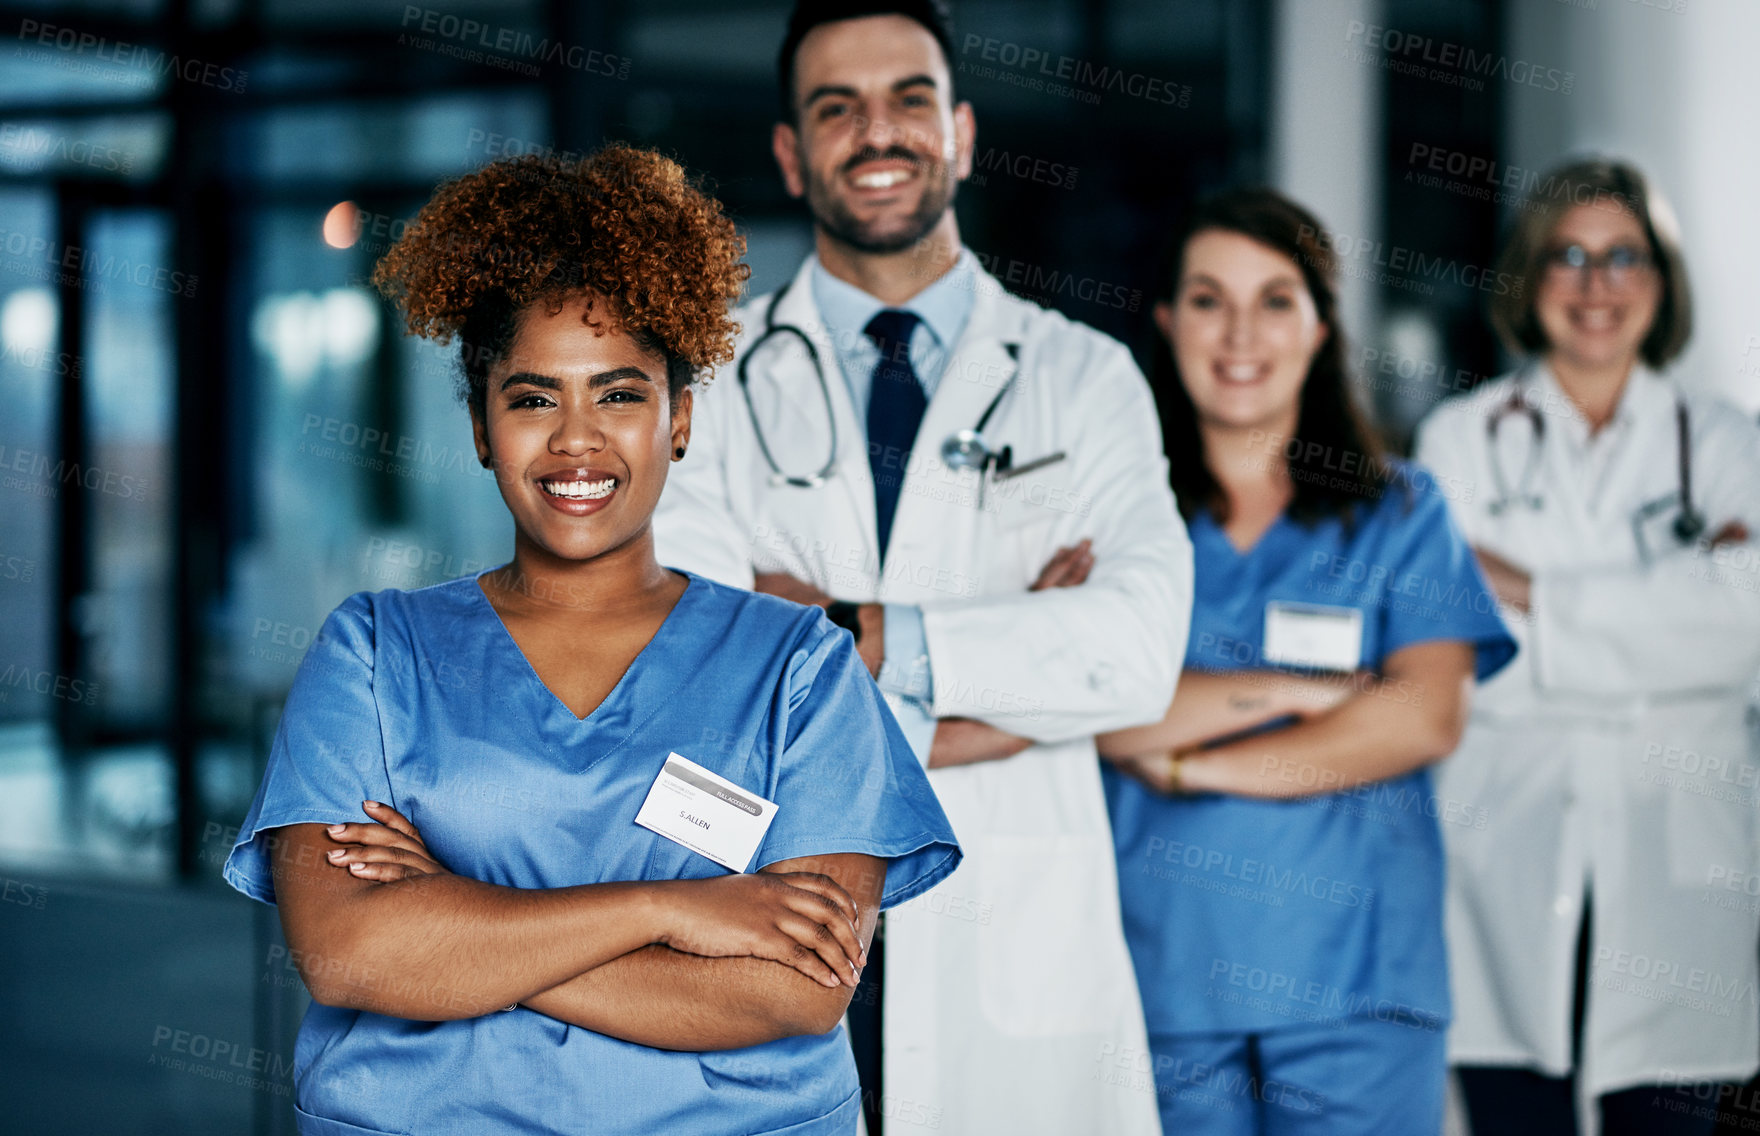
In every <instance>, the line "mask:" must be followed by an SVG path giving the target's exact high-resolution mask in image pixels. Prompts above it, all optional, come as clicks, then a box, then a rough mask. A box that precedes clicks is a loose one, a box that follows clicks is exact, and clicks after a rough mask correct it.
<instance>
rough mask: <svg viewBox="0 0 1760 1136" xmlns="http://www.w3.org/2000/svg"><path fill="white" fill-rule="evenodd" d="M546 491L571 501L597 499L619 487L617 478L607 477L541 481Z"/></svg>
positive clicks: (540, 483) (607, 495) (608, 494)
mask: <svg viewBox="0 0 1760 1136" xmlns="http://www.w3.org/2000/svg"><path fill="white" fill-rule="evenodd" d="M538 484H539V485H542V486H543V487H544V492H546V493H548V494H550V495H551V496H553V497H567V498H568V499H569V500H571V501H597V500H598V499H599V498H601V497H609V496H611V491H612V490H613V489H615V488H617V478H615V477H607V478H606V479H605V480H603V481H540V482H539V483H538Z"/></svg>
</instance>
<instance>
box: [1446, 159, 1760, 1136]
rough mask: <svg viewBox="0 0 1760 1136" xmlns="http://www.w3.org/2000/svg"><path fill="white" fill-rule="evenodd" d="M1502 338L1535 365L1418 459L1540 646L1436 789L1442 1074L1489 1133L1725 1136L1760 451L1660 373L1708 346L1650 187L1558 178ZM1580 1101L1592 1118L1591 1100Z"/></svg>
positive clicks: (1734, 1045) (1751, 950)
mask: <svg viewBox="0 0 1760 1136" xmlns="http://www.w3.org/2000/svg"><path fill="white" fill-rule="evenodd" d="M1545 184H1546V185H1548V186H1554V187H1561V188H1562V190H1563V192H1561V193H1558V194H1552V195H1549V196H1547V197H1545V198H1542V199H1536V200H1534V201H1532V202H1530V203H1529V205H1528V208H1527V209H1525V210H1524V211H1523V212H1522V213H1521V214H1520V215H1519V220H1518V221H1517V223H1516V228H1515V231H1514V233H1513V234H1512V236H1511V239H1510V241H1509V244H1508V247H1507V248H1506V249H1505V252H1504V257H1503V263H1502V265H1501V267H1502V268H1503V270H1505V271H1506V272H1508V273H1510V274H1511V275H1512V276H1513V277H1514V278H1516V279H1519V280H1521V281H1523V282H1524V283H1525V284H1526V287H1525V288H1523V289H1521V290H1520V291H1517V290H1515V289H1512V290H1511V293H1510V294H1509V295H1507V296H1500V297H1497V298H1495V299H1494V301H1493V309H1492V320H1493V322H1494V324H1495V325H1496V327H1497V329H1498V331H1499V332H1500V333H1501V334H1502V336H1503V338H1504V339H1505V341H1506V342H1507V343H1508V344H1509V346H1510V347H1511V348H1512V349H1513V350H1515V351H1517V352H1519V353H1521V354H1522V355H1524V356H1526V361H1525V362H1524V363H1523V364H1522V365H1521V366H1520V367H1519V368H1518V369H1517V370H1516V371H1515V372H1514V373H1513V374H1510V375H1507V376H1504V377H1503V378H1500V379H1497V380H1495V381H1493V382H1489V383H1486V384H1484V385H1483V386H1481V387H1480V388H1478V389H1476V390H1475V391H1473V392H1472V393H1470V394H1467V395H1464V396H1462V397H1460V398H1457V399H1455V400H1453V401H1451V402H1449V403H1447V404H1446V405H1444V406H1442V407H1440V408H1439V409H1438V410H1436V411H1435V412H1434V413H1433V414H1432V415H1431V416H1430V418H1429V419H1428V420H1427V421H1426V422H1425V423H1424V424H1423V427H1422V429H1421V431H1420V434H1419V439H1418V447H1417V457H1418V460H1419V461H1421V462H1423V463H1424V464H1425V465H1427V466H1429V467H1430V468H1432V469H1434V470H1435V471H1436V472H1437V474H1438V475H1439V476H1443V477H1455V478H1460V479H1462V481H1463V482H1464V483H1469V484H1472V485H1474V486H1475V488H1476V492H1475V493H1474V494H1472V495H1471V496H1470V497H1459V498H1457V499H1456V500H1455V501H1454V502H1453V504H1454V505H1455V507H1456V516H1457V518H1458V520H1459V522H1460V526H1461V528H1462V530H1463V531H1464V532H1465V533H1466V534H1467V537H1468V539H1469V540H1470V541H1471V542H1472V544H1473V546H1474V548H1475V550H1476V551H1477V552H1478V555H1479V558H1480V560H1481V562H1482V563H1483V564H1484V565H1485V567H1486V571H1487V575H1488V576H1489V578H1490V579H1491V581H1492V584H1493V586H1494V587H1495V588H1496V589H1497V592H1498V595H1499V597H1500V599H1501V600H1502V601H1503V602H1504V604H1505V605H1506V606H1507V607H1508V608H1510V609H1513V610H1514V611H1516V612H1519V613H1521V617H1520V618H1512V619H1511V621H1510V622H1511V624H1512V626H1514V627H1515V629H1516V631H1517V633H1518V636H1519V638H1520V639H1521V640H1522V650H1521V652H1520V653H1519V654H1518V655H1517V657H1516V662H1515V665H1513V666H1512V667H1510V668H1509V669H1508V670H1506V671H1504V672H1503V673H1502V674H1501V675H1499V676H1498V677H1497V678H1495V679H1494V680H1492V681H1491V682H1490V683H1489V684H1487V685H1486V686H1485V688H1484V689H1483V690H1482V691H1481V693H1480V697H1479V698H1478V699H1477V700H1476V701H1475V702H1474V704H1473V714H1472V720H1471V724H1470V725H1469V727H1468V729H1467V731H1466V736H1465V740H1464V741H1463V743H1462V745H1461V747H1460V749H1459V750H1458V751H1457V752H1456V753H1455V755H1454V756H1453V757H1452V758H1451V759H1450V760H1449V761H1448V762H1447V763H1445V764H1444V765H1443V766H1442V768H1441V772H1440V775H1439V782H1438V790H1439V792H1441V793H1442V794H1443V795H1444V796H1445V797H1449V798H1455V799H1459V800H1462V801H1465V802H1468V803H1469V804H1470V805H1472V806H1474V807H1477V808H1480V809H1482V810H1483V815H1484V816H1485V817H1487V818H1488V823H1487V825H1486V827H1485V828H1484V829H1483V830H1479V829H1451V830H1450V831H1448V832H1447V833H1446V836H1447V838H1448V876H1449V884H1450V893H1449V897H1448V909H1447V912H1448V913H1447V922H1448V932H1449V947H1450V952H1451V963H1452V972H1453V976H1454V991H1455V1007H1456V1014H1457V1017H1456V1023H1455V1027H1454V1034H1453V1037H1452V1039H1451V1058H1452V1060H1453V1061H1454V1063H1456V1064H1457V1065H1460V1066H1463V1068H1462V1070H1461V1082H1462V1085H1463V1087H1464V1089H1465V1092H1466V1098H1467V1104H1468V1110H1469V1113H1470V1115H1471V1117H1472V1120H1473V1124H1474V1128H1475V1130H1476V1131H1480V1132H1485V1131H1490V1132H1499V1133H1522V1132H1542V1131H1544V1132H1554V1131H1570V1130H1571V1127H1570V1126H1571V1125H1572V1124H1573V1123H1574V1121H1575V1114H1576V1112H1577V1111H1578V1109H1579V1108H1580V1107H1581V1103H1586V1102H1588V1101H1590V1100H1592V1099H1593V1100H1597V1101H1598V1102H1599V1105H1598V1107H1597V1108H1596V1109H1595V1110H1594V1111H1595V1113H1596V1114H1597V1115H1596V1119H1598V1120H1599V1122H1600V1124H1601V1125H1602V1130H1603V1131H1605V1132H1621V1131H1631V1132H1645V1133H1655V1132H1677V1131H1678V1132H1707V1133H1708V1132H1710V1131H1711V1130H1712V1128H1713V1127H1714V1125H1715V1123H1716V1115H1715V1114H1716V1110H1715V1108H1714V1107H1711V1104H1710V1102H1711V1101H1712V1100H1714V1098H1716V1097H1717V1096H1718V1095H1719V1093H1720V1092H1727V1091H1729V1089H1728V1087H1727V1083H1728V1082H1732V1081H1740V1080H1745V1079H1746V1078H1747V1077H1749V1076H1750V1075H1751V1074H1752V1073H1753V1072H1754V1071H1755V1068H1756V1067H1757V1066H1760V1009H1757V1008H1756V1005H1755V982H1756V980H1757V979H1760V970H1757V968H1756V943H1757V942H1760V915H1757V914H1756V905H1755V903H1754V901H1753V900H1752V899H1751V898H1750V897H1748V896H1747V895H1745V894H1743V893H1742V891H1741V890H1740V888H1741V886H1742V884H1743V882H1744V881H1750V880H1754V879H1755V872H1756V870H1757V868H1760V847H1757V845H1756V811H1755V802H1756V795H1757V793H1760V789H1757V778H1756V769H1755V767H1754V765H1753V764H1752V762H1751V758H1750V756H1749V754H1748V750H1747V742H1746V739H1745V736H1744V721H1743V717H1744V707H1743V693H1744V690H1745V688H1746V686H1747V684H1748V682H1749V680H1750V679H1751V678H1752V676H1753V675H1754V672H1755V669H1756V667H1760V575H1757V574H1756V572H1755V570H1754V565H1755V563H1756V559H1757V556H1760V553H1757V552H1756V549H1755V547H1754V545H1753V544H1752V543H1751V540H1750V536H1751V534H1753V533H1755V532H1757V531H1760V432H1757V431H1756V430H1755V428H1754V425H1753V423H1752V422H1750V421H1748V420H1747V419H1746V418H1745V417H1744V416H1743V415H1742V414H1741V413H1740V412H1738V411H1737V410H1736V409H1735V408H1734V407H1731V406H1728V405H1725V404H1723V403H1721V402H1718V401H1716V400H1714V399H1712V398H1709V397H1705V396H1703V395H1701V394H1698V393H1696V392H1693V391H1690V390H1687V389H1685V387H1684V386H1683V384H1682V383H1681V382H1679V381H1678V380H1677V379H1676V378H1675V377H1673V376H1671V375H1667V374H1663V373H1661V368H1663V367H1664V366H1665V365H1667V364H1668V363H1669V362H1670V361H1671V360H1672V359H1674V358H1675V356H1676V355H1677V354H1678V353H1679V352H1680V350H1681V348H1682V346H1683V345H1684V344H1685V342H1686V340H1687V336H1688V331H1689V327H1690V311H1691V307H1690V302H1689V297H1688V291H1687V278H1686V272H1685V269H1684V266H1683V264H1682V260H1681V254H1680V249H1679V238H1678V236H1677V230H1676V225H1675V221H1674V218H1673V215H1672V214H1671V213H1670V211H1669V210H1668V208H1667V206H1666V204H1665V203H1664V202H1663V200H1662V198H1661V197H1660V195H1658V194H1657V193H1656V191H1655V190H1654V189H1652V188H1650V187H1649V186H1648V184H1647V183H1646V181H1645V179H1644V177H1643V175H1642V174H1640V173H1639V172H1638V171H1637V170H1635V169H1633V168H1631V167H1630V166H1627V165H1624V164H1623V163H1617V162H1606V161H1587V162H1580V163H1576V164H1572V165H1569V166H1566V167H1565V168H1563V169H1560V170H1557V171H1554V173H1553V174H1552V176H1551V177H1549V178H1548V179H1547V181H1546V182H1545ZM1580 1102H1581V1103H1580Z"/></svg>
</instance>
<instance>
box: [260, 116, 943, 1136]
mask: <svg viewBox="0 0 1760 1136" xmlns="http://www.w3.org/2000/svg"><path fill="white" fill-rule="evenodd" d="M742 251H743V242H742V241H741V239H740V238H739V237H738V236H737V235H736V234H735V232H734V228H733V225H732V223H731V222H730V221H729V220H728V219H727V218H726V217H725V216H724V215H723V213H722V211H721V208H720V206H719V205H718V204H717V203H716V202H715V201H714V200H713V199H712V198H710V197H708V196H707V195H705V194H704V193H702V192H701V191H700V190H698V189H697V188H695V187H694V186H692V185H691V184H690V182H689V181H688V180H687V179H686V177H685V175H684V172H683V171H682V170H681V169H680V168H679V167H678V166H677V165H675V164H674V163H672V162H670V161H668V160H667V159H665V158H662V157H660V156H658V155H656V154H652V153H646V152H643V151H638V150H633V149H628V148H623V147H614V148H610V149H607V150H605V151H603V152H601V153H599V154H597V155H595V156H594V157H591V158H589V159H586V160H585V161H582V162H578V163H561V162H557V161H554V160H545V159H538V158H532V157H527V158H520V159H515V160H510V161H504V162H498V163H496V164H494V165H491V166H488V167H486V168H484V169H482V170H479V171H477V172H475V173H473V174H470V175H467V176H466V177H463V178H461V179H459V180H457V181H455V182H453V183H451V184H449V185H446V186H444V187H442V188H441V189H440V190H439V191H438V192H437V193H436V194H435V196H434V199H433V200H432V201H431V202H429V204H428V205H427V206H426V207H425V208H424V209H423V210H422V212H421V214H420V216H419V217H418V218H417V220H416V222H415V223H414V224H413V225H412V226H411V228H410V230H409V231H408V233H407V234H406V235H405V236H404V238H403V239H402V240H401V241H399V242H398V244H397V245H396V247H394V248H393V249H392V250H391V251H390V253H389V254H388V255H387V256H386V257H385V259H384V260H383V262H381V264H380V265H379V268H378V270H377V272H376V274H375V282H376V283H377V284H378V285H379V287H380V288H381V289H382V290H383V291H384V292H385V293H386V294H387V295H388V296H389V297H391V298H392V299H393V300H395V301H396V302H397V303H398V304H399V305H400V306H401V308H402V309H403V311H404V313H405V316H406V319H407V323H408V327H409V329H410V331H411V332H412V333H414V334H418V335H426V336H432V337H435V338H437V339H439V340H441V341H442V342H445V341H449V340H450V339H451V338H452V337H454V336H457V337H458V338H459V339H460V340H461V341H462V343H461V358H462V373H463V378H462V382H461V393H462V396H463V399H464V401H465V403H466V405H467V406H468V408H469V411H470V418H471V424H472V428H473V430H474V433H475V438H476V448H477V453H478V456H479V457H480V459H481V460H482V462H483V464H484V466H485V467H488V468H492V469H493V470H494V471H495V478H496V482H497V485H498V486H499V488H500V491H501V496H502V500H503V501H504V502H505V503H506V505H507V509H508V512H509V513H510V514H511V515H512V519H513V527H514V541H513V556H512V559H511V560H510V561H509V562H508V563H507V564H506V565H505V566H503V567H501V568H497V569H495V570H493V571H489V572H485V573H483V574H481V575H480V576H476V577H465V578H462V579H458V580H454V581H451V582H450V583H445V584H440V585H436V586H434V587H430V588H424V589H421V590H418V591H398V590H390V591H384V592H379V593H376V594H365V593H363V594H360V595H355V596H352V597H350V598H349V599H348V600H347V601H345V602H344V603H343V604H342V606H341V607H339V608H337V609H336V611H335V612H334V613H332V614H331V616H330V618H329V619H328V620H327V621H326V623H325V624H324V627H323V630H322V631H321V633H320V634H319V636H318V637H317V639H316V640H315V641H314V643H313V645H312V647H311V649H310V651H309V653H308V654H307V656H306V658H305V660H304V662H303V663H302V665H301V667H300V672H299V676H298V678H297V679H296V681H295V683H294V687H293V690H292V692H291V694H290V695H289V698H288V702H287V707H286V710H285V712H284V713H283V716H282V719H281V724H280V728H279V730H278V732H277V735H276V738H275V744H274V749H273V751H272V753H271V755H270V759H269V765H268V769H267V770H266V772H265V773H264V777H263V783H262V786H261V787H260V789H259V790H258V793H257V797H256V801H255V803H254V804H253V805H252V807H251V811H250V814H249V816H248V817H247V819H246V820H245V822H244V824H243V826H242V828H241V840H240V842H239V844H238V846H237V847H236V848H234V849H233V852H232V856H231V858H230V859H229V860H228V862H227V865H226V878H227V880H228V881H229V882H230V883H232V885H233V886H234V887H237V888H239V889H240V890H241V891H243V892H245V893H246V894H248V895H250V896H252V897H253V898H256V899H260V900H263V901H264V902H268V903H274V904H276V905H278V907H279V909H280V914H281V919H282V926H283V928H284V930H285V931H286V935H287V940H288V944H289V946H290V948H291V949H290V957H292V958H293V959H294V960H295V961H296V962H297V964H298V966H299V969H300V973H301V976H302V977H303V978H304V980H305V982H306V985H307V987H308V989H309V990H310V991H311V993H312V997H313V1002H314V1004H313V1005H312V1007H311V1009H310V1010H309V1011H308V1013H307V1015H306V1018H305V1021H304V1022H303V1024H302V1026H301V1028H300V1034H299V1042H298V1047H297V1050H296V1053H295V1057H294V1069H295V1078H296V1083H297V1093H296V1100H295V1104H296V1109H297V1111H298V1114H299V1128H300V1131H301V1132H302V1133H306V1134H308V1136H311V1134H323V1136H340V1134H343V1133H362V1132H392V1133H410V1132H422V1133H429V1132H441V1131H446V1132H470V1133H473V1134H492V1133H536V1132H555V1131H565V1130H566V1131H591V1132H632V1133H653V1132H702V1131H717V1132H749V1133H758V1132H772V1131H780V1130H784V1129H786V1130H787V1131H788V1132H790V1133H830V1132H839V1133H847V1132H851V1131H854V1128H855V1118H856V1116H857V1114H858V1111H859V1102H858V1094H857V1088H856V1075H855V1068H854V1065H853V1062H852V1060H851V1057H850V1049H849V1044H848V1042H847V1040H846V1039H845V1038H844V1036H843V1033H842V1031H841V1030H840V1029H838V1028H837V1027H838V1023H839V1021H840V1019H841V1017H842V1015H843V1012H844V1009H845V1006H846V1005H847V1004H848V1002H849V998H850V994H851V992H852V990H853V989H854V987H855V984H856V981H857V978H858V975H859V971H860V967H861V965H862V963H863V962H864V961H865V957H866V951H867V945H868V940H869V937H870V936H871V934H872V932H873V928H874V924H875V919H876V917H877V915H878V912H879V909H880V908H881V907H884V906H890V905H892V904H894V903H898V902H900V901H902V900H905V899H908V898H910V897H911V896H913V895H916V894H918V893H919V892H921V891H923V890H925V889H927V888H928V887H930V886H932V885H933V884H934V883H935V882H937V881H938V880H940V879H941V878H942V877H943V876H945V875H946V874H947V873H948V872H950V871H952V870H953V867H954V865H955V864H956V863H957V862H958V859H959V850H958V848H957V846H956V845H955V844H954V840H953V835H952V833H951V832H950V831H949V829H948V826H947V822H946V818H945V817H944V816H943V815H942V812H941V809H940V807H939V806H938V805H937V803H936V801H935V798H934V796H933V794H932V793H931V791H930V790H929V787H928V782H927V779H926V778H925V776H924V774H923V772H922V769H921V766H920V765H919V763H918V762H917V760H916V758H915V757H914V756H912V754H911V751H910V747H909V746H908V744H907V743H906V742H905V740H904V738H903V737H902V736H901V735H900V733H899V731H898V727H897V726H896V724H895V723H894V722H893V721H892V719H891V717H890V715H889V714H888V713H887V712H886V711H885V710H884V709H883V708H882V706H881V701H880V698H879V696H878V693H877V691H876V689H875V687H874V684H873V682H872V680H871V679H870V678H869V677H868V674H867V672H866V670H865V669H864V668H863V666H862V663H861V660H860V659H859V658H858V656H857V654H856V651H855V647H854V644H853V642H852V640H851V638H850V636H849V635H848V633H847V632H844V631H842V630H840V629H838V628H835V627H833V626H832V625H831V624H830V623H829V622H828V621H827V620H826V619H825V617H824V615H823V613H822V612H820V611H819V610H817V609H814V608H803V607H800V606H798V605H794V604H791V603H787V602H785V601H782V600H779V599H775V598H772V597H767V596H761V595H754V594H751V593H748V592H743V591H738V590H735V589H731V588H726V587H721V586H718V585H716V584H714V583H712V582H711V581H709V580H708V579H706V578H703V577H700V576H691V575H686V574H684V573H680V572H676V571H673V570H670V569H667V568H664V567H662V566H661V565H660V564H659V563H658V561H657V560H656V559H655V554H654V543H653V538H652V535H651V533H650V517H651V515H652V513H653V510H654V505H655V502H656V501H657V500H658V498H659V496H660V491H661V488H662V486H663V485H664V484H665V482H666V475H667V468H668V463H669V461H676V460H677V459H678V458H679V457H681V456H683V454H684V452H685V449H686V447H687V446H688V445H689V442H690V422H691V403H692V392H691V389H690V387H691V383H692V381H693V379H696V378H698V377H700V376H702V375H704V374H705V373H706V372H707V370H708V369H709V368H710V367H712V366H714V365H715V364H717V363H721V362H725V361H726V360H727V359H728V357H729V355H730V344H731V337H732V334H733V332H734V330H735V328H734V326H733V324H732V323H731V322H730V319H729V316H728V302H729V300H731V299H732V298H733V297H734V296H735V295H736V294H737V292H738V290H739V286H740V282H741V280H742V279H743V276H744V272H745V270H744V268H743V267H742V266H741V265H739V264H738V258H739V256H740V254H741V252H742ZM362 812H364V813H365V815H366V817H367V821H366V822H364V823H363V822H362V821H361V819H360V817H361V813H362ZM748 869H755V872H754V873H753V874H747V870H748Z"/></svg>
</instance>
